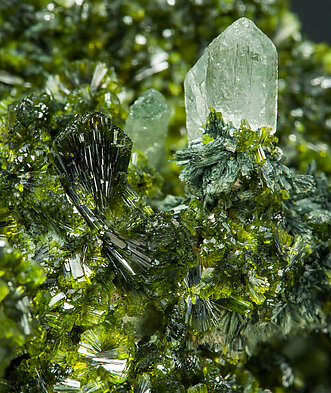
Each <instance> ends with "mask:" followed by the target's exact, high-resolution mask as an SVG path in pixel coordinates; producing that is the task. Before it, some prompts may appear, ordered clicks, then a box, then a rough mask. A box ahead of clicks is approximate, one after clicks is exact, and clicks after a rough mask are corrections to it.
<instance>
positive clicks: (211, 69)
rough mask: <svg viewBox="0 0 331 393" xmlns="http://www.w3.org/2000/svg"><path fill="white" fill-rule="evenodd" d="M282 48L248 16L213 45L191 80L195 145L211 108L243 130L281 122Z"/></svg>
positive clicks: (190, 125)
mask: <svg viewBox="0 0 331 393" xmlns="http://www.w3.org/2000/svg"><path fill="white" fill-rule="evenodd" d="M277 64H278V60H277V50H276V47H275V46H274V44H273V43H272V41H271V40H270V39H269V38H268V37H267V36H266V35H265V34H264V33H263V32H262V31H261V30H260V29H258V28H257V27H256V25H255V24H254V23H253V22H252V21H251V20H249V19H247V18H241V19H238V20H237V21H236V22H234V23H233V24H232V25H231V26H229V27H228V28H227V29H226V30H224V31H223V33H222V34H220V35H219V36H218V37H217V38H215V39H214V40H213V41H212V42H211V43H210V45H209V46H208V48H207V50H206V51H205V53H204V54H203V55H202V57H200V59H199V60H198V61H197V62H196V64H195V65H194V66H193V67H192V69H191V70H190V71H189V72H188V74H187V76H186V78H185V81H184V87H185V107H186V116H187V117H186V118H187V122H186V126H187V132H188V139H189V142H191V141H192V140H194V139H196V138H199V137H200V136H201V129H200V127H201V126H202V125H203V124H204V123H205V121H206V118H207V115H208V107H210V106H211V107H213V108H214V109H215V110H216V111H219V112H222V114H223V118H224V120H225V122H226V123H229V122H232V124H233V125H234V126H235V127H236V128H238V127H239V126H240V123H241V121H242V119H245V120H247V121H248V122H249V124H250V126H251V128H252V129H253V130H256V129H258V128H260V127H265V126H269V127H272V129H273V132H275V130H276V119H277V91H278V81H277V74H278V72H277Z"/></svg>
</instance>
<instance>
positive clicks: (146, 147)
mask: <svg viewBox="0 0 331 393" xmlns="http://www.w3.org/2000/svg"><path fill="white" fill-rule="evenodd" d="M169 119H170V108H169V106H168V104H167V102H166V100H165V98H164V97H163V95H162V94H161V93H160V92H158V91H157V90H155V89H149V90H147V91H145V92H144V93H143V94H142V95H141V96H140V97H139V98H138V99H137V100H136V101H135V102H134V103H133V104H132V105H131V107H130V113H129V116H128V117H127V119H126V123H125V128H124V131H125V132H126V133H127V134H128V135H129V137H130V138H131V139H132V142H133V148H134V149H135V150H140V151H143V152H144V153H145V154H146V156H147V158H148V161H149V163H150V164H152V165H154V166H158V164H159V163H160V159H161V158H162V155H163V151H164V140H165V137H166V135H167V132H168V124H169Z"/></svg>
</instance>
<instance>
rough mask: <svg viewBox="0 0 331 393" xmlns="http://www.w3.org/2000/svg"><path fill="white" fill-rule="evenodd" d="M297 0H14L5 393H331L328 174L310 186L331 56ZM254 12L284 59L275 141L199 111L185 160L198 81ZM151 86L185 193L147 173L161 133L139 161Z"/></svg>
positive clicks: (2, 106) (6, 60)
mask: <svg viewBox="0 0 331 393" xmlns="http://www.w3.org/2000/svg"><path fill="white" fill-rule="evenodd" d="M285 2H286V1H285V0H281V1H280V2H266V1H264V0H247V1H245V2H244V3H245V4H243V2H238V1H235V0H208V1H205V0H199V1H191V2H185V1H179V0H177V1H172V0H171V1H170V0H169V1H158V2H157V4H155V2H148V1H145V2H141V1H138V0H123V1H114V2H109V1H106V0H95V1H94V0H84V1H78V0H77V1H71V0H70V1H64V0H61V1H60V0H59V1H54V2H52V3H48V2H45V1H41V0H34V1H33V2H31V1H30V2H28V3H29V4H26V3H27V2H24V1H19V0H18V1H11V0H3V1H2V2H1V1H0V36H3V37H4V38H5V39H4V40H3V41H4V46H3V51H2V52H3V56H2V58H1V60H0V68H1V69H2V70H3V71H2V70H0V83H2V85H1V88H3V89H0V97H1V98H2V99H3V98H4V100H3V101H1V102H0V168H1V172H0V392H3V393H7V392H8V393H16V392H17V393H40V392H42V393H46V392H48V393H51V392H67V393H69V392H79V393H92V392H95V393H97V392H98V393H107V392H114V393H116V392H121V393H133V392H135V393H150V392H157V393H177V392H179V393H188V392H190V393H199V392H200V393H205V392H208V393H218V392H221V393H234V392H237V393H239V392H241V393H242V392H245V393H249V392H256V393H262V392H266V391H273V392H278V393H285V392H287V391H288V392H293V393H299V392H302V391H311V392H315V391H316V387H317V390H318V391H319V393H326V392H328V391H330V383H329V362H328V360H327V359H328V358H329V354H330V353H331V340H330V304H331V291H330V288H331V287H330V281H331V280H330V277H331V273H330V272H331V253H330V239H329V233H330V224H329V223H330V220H331V214H330V192H329V190H328V183H327V178H326V176H325V175H324V174H323V173H321V171H323V170H325V168H327V167H328V165H329V164H327V163H328V162H330V161H329V160H328V159H325V162H326V164H322V165H321V161H318V160H317V163H316V164H314V163H313V164H310V165H309V166H308V168H307V170H306V172H304V168H305V166H306V163H307V162H308V161H310V160H311V158H313V157H315V158H316V157H319V152H320V151H323V152H325V150H323V149H324V147H323V146H324V145H325V144H326V143H327V140H328V136H327V133H326V132H325V130H326V129H327V121H326V120H327V119H328V118H327V117H326V116H328V113H329V107H328V101H327V99H326V98H327V94H326V92H327V86H328V83H327V81H328V79H327V77H326V76H322V75H324V73H325V71H323V69H322V68H318V67H319V66H321V64H322V61H323V62H325V63H326V64H327V54H328V50H329V49H328V48H327V46H317V45H314V44H312V43H308V42H307V41H303V40H302V39H301V38H300V37H299V36H298V35H295V34H297V33H298V31H297V30H295V34H293V36H291V34H292V33H289V30H291V31H293V29H292V28H293V24H291V23H290V25H288V24H287V22H288V21H290V22H291V14H290V13H289V12H288V11H287V10H286V8H285V6H284V5H282V4H285ZM142 3H144V4H142ZM241 15H247V16H249V17H250V18H252V19H254V20H255V21H256V23H257V24H258V25H259V26H260V27H261V28H263V30H264V31H265V32H266V33H267V34H268V35H269V36H270V37H273V39H274V41H275V42H276V43H277V45H278V48H279V53H280V62H281V64H282V67H281V69H282V73H281V75H280V78H281V79H282V80H283V81H282V83H281V84H280V86H282V88H281V91H280V100H282V105H280V115H279V121H278V124H279V125H278V129H277V137H276V136H275V135H274V129H273V128H271V127H268V124H262V123H261V124H259V126H258V127H257V128H256V127H254V124H253V122H254V120H255V119H252V120H249V121H247V115H245V116H244V114H242V113H237V112H236V120H238V119H239V118H240V119H239V121H240V122H239V124H236V125H234V124H230V123H229V122H230V121H232V123H234V121H233V120H231V119H230V120H229V118H227V117H226V110H225V109H223V108H222V110H224V116H222V114H221V112H219V111H218V109H217V108H216V110H215V109H212V108H211V109H206V108H202V107H200V106H199V105H198V106H197V107H196V108H195V109H196V111H195V112H194V113H191V114H189V117H190V118H191V119H194V117H195V116H196V117H197V118H198V117H199V116H201V118H199V122H200V124H198V125H197V127H201V134H202V140H200V141H195V143H191V144H190V146H189V147H188V148H187V149H183V147H184V146H185V145H186V136H185V132H184V128H183V123H184V121H185V116H184V100H183V96H182V93H183V89H182V81H183V78H184V75H185V73H186V72H187V71H188V69H189V67H190V66H191V65H192V64H194V61H195V59H194V54H195V53H199V51H200V50H201V49H202V48H204V47H205V46H206V43H208V42H211V40H212V38H213V35H214V34H215V31H216V32H217V34H218V33H219V32H221V31H222V30H224V28H225V27H226V25H230V24H231V23H232V22H233V21H234V20H235V19H236V18H238V17H240V16H241ZM288 17H290V19H288ZM249 23H251V22H249ZM87 27H88V28H87ZM253 27H254V25H253ZM254 29H256V28H255V27H254ZM254 29H253V34H251V32H252V31H251V30H249V31H250V34H251V36H252V37H253V36H254V37H255V38H254V39H252V40H251V42H250V45H251V46H253V45H254V44H255V45H256V46H257V47H258V42H259V39H261V37H264V36H263V35H262V36H261V34H262V33H261V34H258V33H257V32H256V31H255V30H254ZM286 34H287V35H286ZM234 36H235V34H230V36H229V37H228V38H227V39H228V42H229V43H231V42H233V41H234ZM284 36H285V38H286V39H285V38H284ZM264 38H265V37H264ZM72 42H75V43H76V45H71V44H70V45H68V43H72ZM240 42H242V43H245V39H242V40H240ZM239 46H240V45H239ZM251 46H249V47H251ZM257 52H258V50H257ZM238 53H239V52H237V54H238ZM216 54H217V53H216ZM233 55H235V51H233ZM245 56H246V57H247V53H246V54H245V53H244V56H243V57H244V58H246V57H245ZM317 56H319V59H317ZM75 59H81V60H79V61H76V60H75ZM90 59H94V61H92V60H90ZM202 59H203V58H202ZM73 60H74V61H73ZM200 60H201V59H200ZM200 60H199V61H200ZM232 60H233V58H230V57H229V56H228V59H227V62H231V61H232ZM237 60H238V59H237ZM218 61H219V63H220V64H222V59H218V60H217V62H218ZM198 63H199V62H198ZM243 64H244V63H243ZM206 65H207V66H208V62H207V63H206ZM318 65H319V66H318ZM211 66H213V67H214V68H215V74H218V73H219V72H221V71H220V70H218V69H217V64H216V63H213V64H211ZM224 66H225V69H227V68H226V64H225V65H224ZM113 67H114V68H113ZM230 68H231V67H230ZM114 69H116V72H117V73H118V75H119V80H121V81H122V83H124V84H125V90H122V91H121V88H120V86H119V85H118V80H117V78H116V74H115V71H114ZM200 70H202V71H203V72H202V74H201V76H199V78H200V80H201V81H202V82H204V83H206V81H207V80H208V77H207V76H206V75H207V71H208V70H206V69H204V68H203V67H202V68H201V69H200ZM240 70H241V71H240ZM237 71H238V76H242V75H246V74H247V72H246V71H247V70H246V71H245V68H242V69H240V67H239V68H237ZM239 71H240V73H239ZM227 72H229V73H230V72H231V69H230V71H229V70H228V71H227ZM245 72H246V74H245ZM132 75H137V76H136V77H134V78H132ZM261 75H262V73H261ZM230 82H231V81H230ZM230 82H229V83H230ZM239 82H240V81H238V89H240V88H243V86H242V85H241V84H240V83H239ZM272 83H273V82H272V81H270V83H269V82H268V84H266V91H267V89H268V87H271V86H272ZM29 86H30V87H29ZM43 86H46V87H45V90H42V91H41V92H38V89H42V88H43ZM151 86H154V87H156V88H158V89H160V91H162V93H163V94H165V96H166V98H167V102H169V103H170V104H171V108H172V109H173V115H174V116H173V118H172V122H171V129H170V134H169V135H168V137H167V140H166V145H165V148H166V150H167V151H168V152H171V153H172V152H175V151H176V150H177V153H176V157H177V160H178V162H180V164H181V165H182V166H183V167H184V169H183V170H182V172H181V174H180V178H181V179H182V180H183V183H184V184H185V185H186V189H185V195H184V194H183V192H182V191H183V189H182V188H176V186H173V184H174V183H176V184H178V183H179V180H178V179H177V178H178V175H179V168H178V167H176V165H175V163H174V162H173V161H172V163H171V164H170V165H160V166H159V168H155V167H154V168H153V167H152V165H148V158H149V156H148V155H147V154H145V153H146V150H148V147H149V145H148V142H149V140H150V137H151V135H150V134H149V135H148V136H146V137H144V138H141V139H143V141H144V145H143V146H142V147H135V146H134V149H133V150H136V152H137V154H136V155H135V156H133V157H132V159H131V162H130V154H131V148H132V143H131V141H130V138H128V136H127V135H126V134H125V133H124V132H123V131H122V128H123V124H124V119H125V118H126V116H127V107H126V105H127V104H128V103H129V102H130V100H132V97H133V95H134V96H135V97H136V96H138V97H139V95H140V94H141V92H142V91H145V90H146V89H148V88H149V87H151ZM323 86H324V87H323ZM232 87H233V89H232V90H233V91H235V88H236V86H234V85H232ZM204 88H205V89H207V87H206V86H205V87H204ZM133 90H134V91H133ZM232 90H231V91H227V94H228V95H229V100H230V101H229V102H230V103H231V100H232V98H233V97H232V96H231V92H232ZM206 91H207V90H206ZM303 91H304V93H305V94H301V93H302V92H303ZM32 92H34V94H33V95H31V94H32ZM238 92H239V90H238ZM217 93H219V94H223V92H221V91H220V92H217ZM241 93H242V94H243V95H245V94H244V93H245V91H242V92H241ZM8 94H10V95H9V96H8ZM25 94H30V95H29V96H25ZM117 94H120V97H121V100H119V99H118V98H117ZM198 95H199V89H197V90H195V91H194V93H193V94H192V98H194V97H195V96H198ZM260 99H261V97H260ZM16 100H17V101H16ZM238 102H240V99H239V98H238ZM8 104H10V106H9V108H8V109H7V105H8ZM223 104H224V105H227V101H226V97H225V98H224V100H223ZM244 104H245V105H246V102H244V103H241V104H240V105H244ZM215 107H217V105H216V104H215ZM202 109H203V110H202ZM239 109H241V108H239ZM299 109H300V110H299ZM233 110H234V111H236V110H237V109H236V108H234V109H233ZM292 110H293V111H292ZM317 115H318V116H317ZM241 117H246V120H243V121H241V120H242V119H241ZM259 117H260V113H258V114H257V115H256V119H258V118H259ZM164 123H167V121H165V122H164ZM164 123H163V122H162V118H161V120H155V122H154V124H155V128H154V129H153V132H152V136H154V133H156V132H157V130H159V129H160V128H159V127H161V128H162V127H163V126H164ZM249 123H251V124H249ZM271 126H272V125H271ZM150 128H151V127H150ZM308 130H309V131H308ZM289 133H293V134H291V140H293V139H294V137H297V142H296V145H295V144H293V145H291V146H287V147H286V149H284V154H283V153H282V150H281V149H280V148H279V147H278V138H280V144H279V146H280V147H284V144H286V137H287V135H288V134H289ZM179 134H181V137H178V136H179ZM321 136H323V138H325V139H323V143H324V145H323V144H322V143H321V141H322V137H321ZM131 137H132V138H133V136H131ZM284 138H285V140H284ZM282 139H283V141H282ZM159 141H160V144H161V138H160V139H159ZM308 141H310V142H311V143H310V142H309V143H310V144H308ZM162 143H163V142H162ZM321 145H322V147H320V146H321ZM297 146H300V149H301V150H300V152H301V153H299V154H298V150H297ZM309 146H310V147H309ZM158 148H160V150H159V152H160V151H162V150H163V147H162V148H161V147H160V146H158ZM288 148H289V150H288ZM178 149H181V150H178ZM305 149H306V150H305ZM307 149H308V150H307ZM313 149H314V150H313ZM321 149H322V150H321ZM289 151H290V152H291V154H292V155H291V156H289V153H288V152H289ZM312 152H314V153H313V155H311V153H312ZM160 155H161V154H160ZM303 155H304V157H305V158H304V159H302V157H303ZM135 157H136V158H137V157H138V159H140V158H141V161H138V164H137V165H136V164H135V163H134V158H135ZM298 157H299V158H298ZM321 157H322V155H321ZM297 158H298V159H297ZM285 160H286V162H285ZM294 161H295V164H293V162H294ZM289 162H290V164H289ZM140 163H142V165H140ZM293 166H294V168H301V169H302V171H301V172H299V171H297V170H295V169H293ZM146 171H147V172H148V173H146ZM162 179H163V180H164V183H163V185H162V188H161V182H162ZM151 189H152V191H150V190H151ZM165 196H167V198H166V200H165V201H163V200H162V199H163V197H165ZM149 203H151V204H152V206H153V207H154V208H155V212H153V211H152V210H151V208H150V207H149ZM306 359H308V360H306ZM311 359H313V360H314V364H316V367H311ZM309 362H310V363H309ZM315 393H316V392H315Z"/></svg>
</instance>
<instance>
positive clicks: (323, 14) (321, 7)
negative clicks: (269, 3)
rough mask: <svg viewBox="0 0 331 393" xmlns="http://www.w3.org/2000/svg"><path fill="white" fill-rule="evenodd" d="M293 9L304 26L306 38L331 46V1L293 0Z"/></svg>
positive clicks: (303, 31) (303, 30)
mask: <svg viewBox="0 0 331 393" xmlns="http://www.w3.org/2000/svg"><path fill="white" fill-rule="evenodd" d="M291 3H292V6H291V9H292V11H293V12H295V13H296V14H297V15H299V19H300V21H301V25H302V33H303V34H304V36H305V37H306V38H307V39H309V40H311V41H314V42H327V43H328V44H331V0H291Z"/></svg>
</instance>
